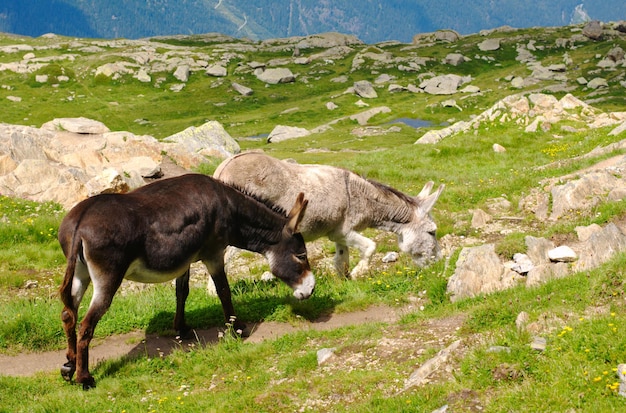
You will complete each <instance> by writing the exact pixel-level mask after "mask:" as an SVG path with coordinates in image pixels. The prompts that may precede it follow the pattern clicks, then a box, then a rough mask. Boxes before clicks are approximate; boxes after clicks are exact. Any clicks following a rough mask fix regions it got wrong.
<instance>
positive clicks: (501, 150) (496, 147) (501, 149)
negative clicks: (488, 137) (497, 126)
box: [492, 143, 506, 153]
mask: <svg viewBox="0 0 626 413" xmlns="http://www.w3.org/2000/svg"><path fill="white" fill-rule="evenodd" d="M492 149H493V151H494V152H495V153H504V152H506V148H505V147H504V146H502V145H500V144H498V143H494V144H493V146H492Z"/></svg>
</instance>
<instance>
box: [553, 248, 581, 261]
mask: <svg viewBox="0 0 626 413" xmlns="http://www.w3.org/2000/svg"><path fill="white" fill-rule="evenodd" d="M548 258H549V259H550V261H554V262H574V261H576V260H577V259H578V256H577V255H576V252H574V250H573V249H571V248H570V247H568V246H567V245H561V246H560V247H556V248H553V249H551V250H549V251H548Z"/></svg>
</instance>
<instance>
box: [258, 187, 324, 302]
mask: <svg viewBox="0 0 626 413" xmlns="http://www.w3.org/2000/svg"><path fill="white" fill-rule="evenodd" d="M308 203H309V201H307V200H305V199H304V194H303V193H300V194H299V195H298V198H297V199H296V203H295V204H294V206H293V208H292V209H291V212H290V213H289V215H288V218H287V223H286V224H285V227H284V228H283V231H282V237H281V239H280V241H279V242H278V243H276V244H274V245H272V246H271V247H270V248H269V249H268V250H267V251H266V252H265V256H266V257H267V260H268V261H269V264H270V270H271V271H272V273H273V274H274V275H275V276H276V277H278V278H280V279H281V280H283V281H284V282H285V283H286V284H287V285H288V286H290V287H291V288H292V289H293V295H294V297H296V298H297V299H299V300H302V299H305V298H309V297H310V296H311V294H313V291H314V290H315V277H314V276H313V273H312V272H311V267H310V265H309V259H308V257H307V253H306V245H305V244H304V238H303V237H302V234H300V233H299V232H298V224H299V223H300V221H301V220H302V217H303V215H304V211H305V210H306V207H307V205H308Z"/></svg>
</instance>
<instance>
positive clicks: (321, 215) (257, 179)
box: [213, 152, 354, 241]
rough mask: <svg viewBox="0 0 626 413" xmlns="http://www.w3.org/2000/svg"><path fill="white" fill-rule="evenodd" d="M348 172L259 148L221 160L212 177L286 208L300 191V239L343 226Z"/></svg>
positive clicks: (326, 234) (323, 233)
mask: <svg viewBox="0 0 626 413" xmlns="http://www.w3.org/2000/svg"><path fill="white" fill-rule="evenodd" d="M350 174H351V172H349V171H347V170H344V169H341V168H336V167H332V166H327V165H302V164H298V163H296V162H292V161H289V160H280V159H276V158H274V157H271V156H268V155H265V154H264V153H261V152H244V153H240V154H237V155H235V156H233V157H231V158H229V159H227V160H226V161H224V162H222V163H221V164H220V165H219V166H218V167H217V169H216V170H215V173H214V174H213V177H214V178H217V179H219V180H220V181H223V182H226V183H228V184H231V185H234V186H236V187H237V188H239V189H241V190H243V191H244V192H246V193H250V194H256V195H260V196H262V197H263V198H265V199H268V200H269V201H271V202H272V203H274V204H276V205H278V206H280V207H282V208H288V207H289V204H290V199H292V198H293V197H294V196H296V195H297V194H298V193H299V192H304V193H305V194H306V197H307V199H308V200H309V205H308V207H307V212H306V214H305V215H304V217H303V219H302V222H300V226H299V227H298V228H299V229H300V231H301V233H302V235H303V236H304V239H306V240H308V241H310V240H314V239H317V238H319V237H322V236H328V237H330V238H333V234H335V233H338V231H341V230H342V229H343V227H344V223H345V220H346V218H354V216H352V217H348V216H347V215H346V214H347V212H348V205H349V194H348V187H347V185H348V179H349V175H350Z"/></svg>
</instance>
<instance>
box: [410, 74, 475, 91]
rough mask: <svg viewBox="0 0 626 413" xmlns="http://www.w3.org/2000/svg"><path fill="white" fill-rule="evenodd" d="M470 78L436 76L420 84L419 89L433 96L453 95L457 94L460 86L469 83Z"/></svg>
mask: <svg viewBox="0 0 626 413" xmlns="http://www.w3.org/2000/svg"><path fill="white" fill-rule="evenodd" d="M470 80H471V78H469V77H461V76H458V75H452V74H449V75H443V76H435V77H432V78H430V79H428V80H424V81H423V82H422V83H420V85H419V87H420V88H421V89H423V90H424V92H426V93H429V94H432V95H451V94H453V93H456V91H457V89H458V88H459V86H461V85H463V84H464V83H468V82H469V81H470Z"/></svg>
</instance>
